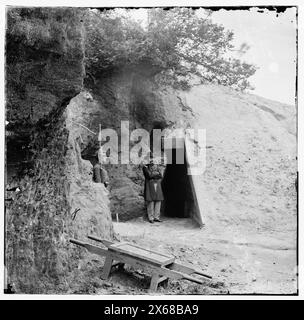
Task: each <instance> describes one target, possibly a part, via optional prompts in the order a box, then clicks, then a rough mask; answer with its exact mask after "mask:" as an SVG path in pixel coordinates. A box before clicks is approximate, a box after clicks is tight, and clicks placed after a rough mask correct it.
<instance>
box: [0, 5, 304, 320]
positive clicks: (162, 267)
mask: <svg viewBox="0 0 304 320" xmlns="http://www.w3.org/2000/svg"><path fill="white" fill-rule="evenodd" d="M37 3H38V2H35V3H34V4H31V2H30V1H29V2H28V3H27V1H24V2H23V3H21V2H19V3H18V4H16V5H15V4H13V3H7V4H6V5H4V6H2V9H3V12H2V16H3V17H4V21H3V23H2V27H3V30H1V34H2V38H3V64H2V66H3V70H4V75H3V95H4V96H3V102H2V106H3V110H2V112H3V113H2V115H3V117H2V118H1V119H2V121H1V122H2V124H3V127H2V128H3V130H2V133H1V134H2V136H3V143H4V145H1V155H2V160H3V161H2V163H3V172H4V176H3V179H2V181H1V184H2V186H1V187H3V193H2V194H3V197H2V199H3V202H2V203H3V206H2V208H1V212H3V218H2V222H3V225H2V227H1V229H2V233H1V235H3V236H2V237H1V238H2V239H1V240H2V241H1V243H3V257H4V259H3V262H2V264H3V265H4V267H1V268H2V269H1V270H3V273H2V275H1V277H2V278H3V289H2V292H1V293H2V294H3V295H2V297H3V299H10V298H14V297H17V296H20V297H25V298H27V297H30V296H31V295H34V296H36V295H43V296H44V297H45V299H47V298H48V296H55V297H60V296H61V297H62V296H65V297H69V298H70V299H73V297H74V296H83V297H85V296H86V297H93V296H94V297H97V298H98V297H99V298H102V297H103V296H110V297H112V298H113V299H115V297H128V298H130V299H132V297H135V296H136V297H139V298H140V297H144V296H148V297H149V296H150V297H151V298H153V297H154V298H155V297H157V298H161V297H164V298H165V299H166V298H168V297H171V298H172V297H173V298H174V297H177V298H178V297H180V298H182V297H185V296H187V297H192V298H193V299H194V298H195V299H201V298H204V297H207V296H208V297H210V296H212V297H221V298H223V299H225V297H228V296H231V295H233V296H234V295H235V296H238V297H242V296H244V295H246V296H247V295H251V296H254V297H255V296H263V297H267V296H278V295H279V296H295V297H298V296H299V293H300V294H301V289H300V285H299V280H298V272H299V237H301V236H302V234H301V231H300V229H299V228H300V225H299V205H298V202H299V191H298V190H299V183H298V181H299V173H298V172H299V170H298V156H299V157H300V152H298V142H299V135H298V134H299V130H298V111H299V104H298V96H299V91H298V88H299V87H300V86H298V81H299V77H298V71H299V69H298V57H300V55H299V53H298V39H299V34H298V32H299V21H298V14H299V7H298V5H297V4H296V2H295V4H294V5H290V4H286V5H281V4H280V5H277V6H276V5H275V3H269V6H267V3H266V4H265V5H263V6H261V5H258V4H255V3H252V5H248V4H246V5H245V4H244V5H243V6H242V5H239V6H232V3H231V4H230V5H228V4H227V3H226V2H223V4H221V3H220V1H215V2H214V4H213V5H211V4H210V1H209V2H208V5H205V3H204V2H203V1H202V2H200V5H198V4H197V3H196V4H195V5H192V4H191V2H189V4H187V3H184V4H183V5H180V4H179V3H178V1H177V2H176V5H172V4H170V5H166V4H160V3H156V4H155V5H154V4H153V2H151V4H148V3H147V4H143V3H142V5H140V3H138V2H137V5H134V3H132V2H131V1H130V2H129V3H127V2H125V3H124V2H123V3H121V4H119V2H117V4H115V1H113V5H112V4H109V3H103V2H102V1H100V2H97V3H96V2H94V5H91V2H90V1H88V2H87V3H85V2H82V3H81V4H80V3H78V2H75V3H73V2H70V4H69V3H68V2H66V1H65V2H64V1H63V2H62V5H57V4H56V5H54V4H52V3H51V2H50V1H49V2H47V3H46V4H45V2H41V5H39V3H38V5H37ZM42 3H43V5H42ZM164 3H165V2H164ZM302 289H303V288H302ZM113 308H114V307H113ZM189 308H190V307H189ZM191 308H192V309H193V308H194V306H192V307H191ZM195 311H196V310H195V308H194V309H193V310H191V312H192V313H194V314H195ZM109 312H112V313H115V310H114V309H113V310H109ZM117 312H118V311H117ZM134 316H135V315H134Z"/></svg>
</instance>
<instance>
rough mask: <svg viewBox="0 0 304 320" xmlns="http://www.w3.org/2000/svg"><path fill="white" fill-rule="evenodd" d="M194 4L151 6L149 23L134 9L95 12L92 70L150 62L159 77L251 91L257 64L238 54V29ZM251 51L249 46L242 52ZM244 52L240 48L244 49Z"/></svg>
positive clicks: (91, 18)
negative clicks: (229, 27) (133, 13)
mask: <svg viewBox="0 0 304 320" xmlns="http://www.w3.org/2000/svg"><path fill="white" fill-rule="evenodd" d="M206 14H207V15H206V16H205V17H201V16H199V15H198V14H197V13H196V11H195V10H192V9H189V8H174V9H170V10H164V9H159V8H158V9H149V12H148V26H147V27H146V28H145V27H143V26H142V25H141V24H140V23H138V22H137V21H134V20H133V19H132V17H130V15H128V12H127V11H125V12H123V13H121V12H120V13H119V12H117V11H115V10H113V11H107V12H105V13H104V12H99V11H95V12H89V13H88V14H87V16H86V19H85V22H86V23H85V25H86V30H87V41H86V55H87V70H88V71H89V73H90V72H92V73H95V74H96V73H98V72H101V73H102V72H104V71H106V70H108V69H115V68H119V67H121V66H124V65H130V64H134V65H136V64H140V63H143V62H145V63H148V64H149V65H151V67H153V68H154V70H155V76H156V77H157V78H158V80H159V81H162V82H165V83H167V84H171V85H172V86H183V87H187V86H189V84H190V80H191V79H192V78H193V77H196V78H199V79H200V80H201V82H212V83H218V84H222V85H226V86H230V87H232V88H234V89H238V90H245V89H251V86H250V83H249V81H248V78H249V77H250V76H252V75H253V74H254V73H255V71H256V67H255V66H253V65H251V64H248V63H246V62H242V61H241V60H240V59H238V58H235V57H233V54H234V52H233V51H236V50H235V48H234V46H233V45H232V41H233V32H232V31H229V30H225V29H224V27H223V26H222V25H218V24H215V23H213V22H212V19H211V18H210V15H211V11H206ZM247 49H248V46H246V45H243V46H242V48H241V49H240V50H241V52H242V53H244V51H246V50H247ZM240 50H239V51H238V52H240Z"/></svg>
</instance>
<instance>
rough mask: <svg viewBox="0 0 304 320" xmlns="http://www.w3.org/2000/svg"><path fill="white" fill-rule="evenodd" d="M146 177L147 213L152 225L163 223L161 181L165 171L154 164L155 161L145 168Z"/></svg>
mask: <svg viewBox="0 0 304 320" xmlns="http://www.w3.org/2000/svg"><path fill="white" fill-rule="evenodd" d="M143 173H144V177H145V190H144V197H145V200H146V202H147V213H148V219H149V222H150V223H153V222H154V221H156V222H161V220H160V207H161V202H162V201H163V200H164V196H163V191H162V187H161V181H162V178H163V170H162V168H161V166H160V165H157V164H155V163H154V161H153V160H151V161H150V163H149V164H148V165H147V166H146V165H144V166H143Z"/></svg>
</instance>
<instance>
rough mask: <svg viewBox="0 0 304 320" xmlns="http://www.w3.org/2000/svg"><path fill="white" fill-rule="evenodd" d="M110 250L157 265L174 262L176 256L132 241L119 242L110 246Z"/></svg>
mask: <svg viewBox="0 0 304 320" xmlns="http://www.w3.org/2000/svg"><path fill="white" fill-rule="evenodd" d="M109 250H110V251H114V252H117V253H123V254H126V255H129V256H131V257H133V258H138V259H140V260H143V261H146V262H149V263H152V264H154V265H157V266H166V265H168V264H170V263H172V262H174V260H175V258H174V257H170V256H167V255H164V254H162V253H159V252H155V251H152V250H148V249H145V248H142V247H139V246H136V245H133V244H130V243H125V242H124V243H117V244H113V245H111V246H109Z"/></svg>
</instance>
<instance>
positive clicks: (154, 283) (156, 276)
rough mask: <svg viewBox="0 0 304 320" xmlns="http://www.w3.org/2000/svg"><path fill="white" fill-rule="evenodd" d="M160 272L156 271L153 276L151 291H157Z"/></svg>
mask: <svg viewBox="0 0 304 320" xmlns="http://www.w3.org/2000/svg"><path fill="white" fill-rule="evenodd" d="M158 280H159V274H157V273H154V274H153V275H152V278H151V282H150V288H149V292H150V293H152V292H156V291H157V287H158Z"/></svg>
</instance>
